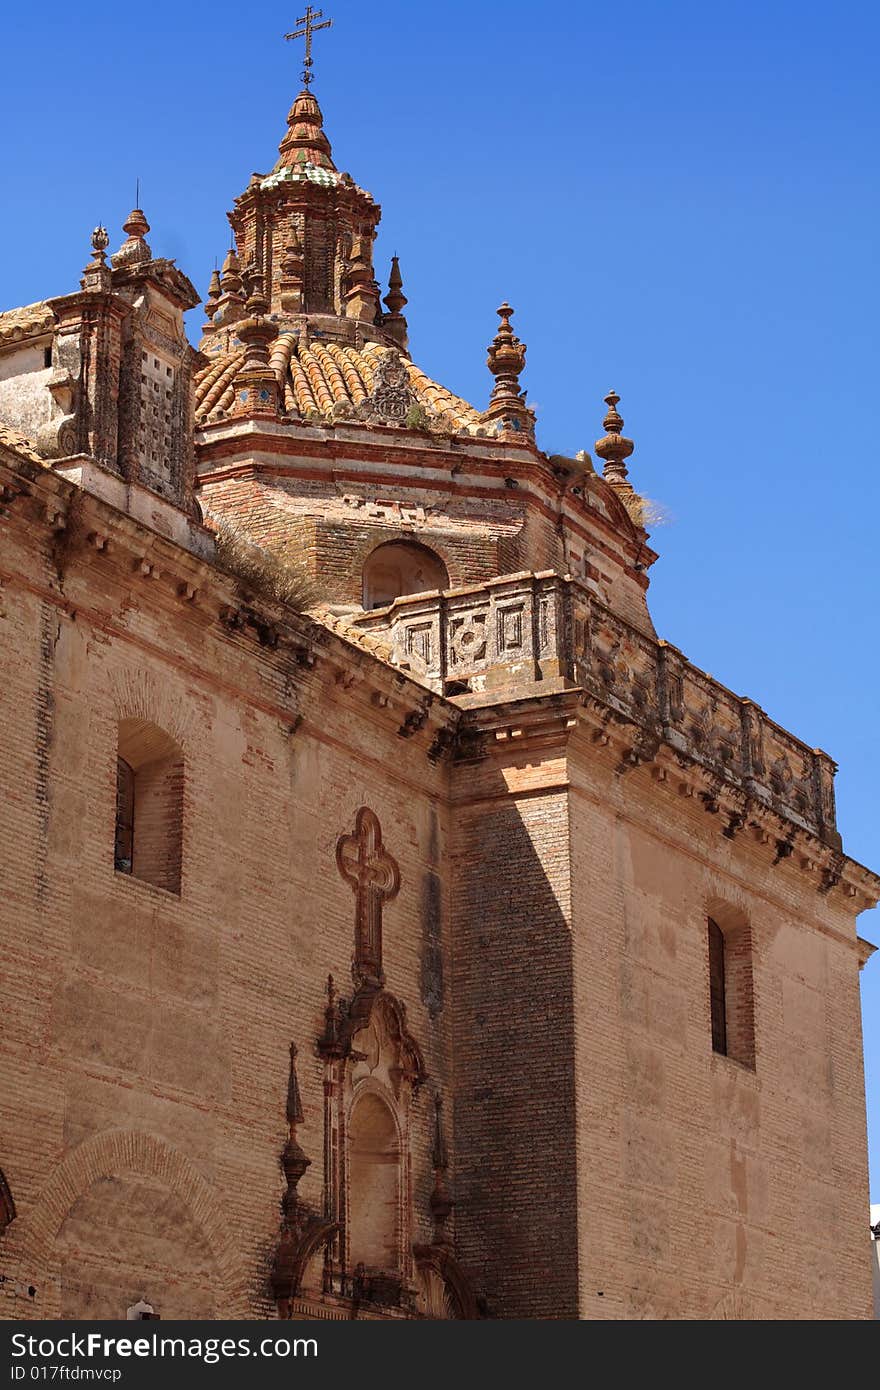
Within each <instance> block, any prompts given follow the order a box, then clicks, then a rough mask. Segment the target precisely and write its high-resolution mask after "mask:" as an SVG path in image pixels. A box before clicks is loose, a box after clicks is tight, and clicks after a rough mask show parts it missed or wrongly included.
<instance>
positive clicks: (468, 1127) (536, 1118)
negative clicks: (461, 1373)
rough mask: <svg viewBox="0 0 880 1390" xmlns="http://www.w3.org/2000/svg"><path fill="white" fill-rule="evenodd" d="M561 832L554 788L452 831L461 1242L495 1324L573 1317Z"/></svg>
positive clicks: (560, 800)
mask: <svg viewBox="0 0 880 1390" xmlns="http://www.w3.org/2000/svg"><path fill="white" fill-rule="evenodd" d="M459 775H460V776H462V777H465V778H467V777H469V775H470V774H469V772H468V770H467V769H466V768H462V769H461V770H460V773H459ZM498 784H499V785H498V788H497V790H498V792H499V794H503V795H505V797H506V787H505V784H504V781H503V778H502V776H501V773H500V771H499V775H498ZM568 834H569V830H568V807H567V802H566V798H565V795H564V794H554V793H550V794H548V795H544V796H535V797H529V798H523V799H521V800H520V801H519V802H514V801H513V800H512V799H511V798H509V797H506V799H505V800H504V801H503V802H500V803H499V804H496V805H495V806H492V807H490V808H488V809H487V806H486V803H485V802H483V804H482V805H480V806H478V807H473V808H471V807H464V808H462V811H461V813H460V814H459V816H458V818H457V821H456V824H455V831H454V850H453V863H454V864H455V866H456V879H455V886H454V900H453V907H452V921H453V933H452V938H453V949H452V957H453V989H452V1001H453V1011H454V1055H455V1069H456V1099H455V1152H456V1165H455V1202H456V1205H455V1227H456V1245H457V1249H458V1253H459V1256H460V1258H461V1260H462V1263H463V1264H464V1265H465V1266H466V1267H467V1268H468V1270H469V1272H471V1273H472V1274H473V1276H474V1278H475V1280H476V1282H477V1284H478V1286H480V1287H481V1288H482V1289H484V1290H485V1292H486V1294H487V1295H488V1297H489V1302H490V1310H491V1312H492V1313H493V1314H494V1315H496V1316H499V1317H504V1318H515V1317H532V1318H576V1317H577V1316H578V1255H577V1246H578V1242H577V1235H578V1233H577V1188H576V1177H577V1175H576V1149H575V1110H574V1017H573V976H572V941H571V930H570V925H569V922H568V920H567V919H566V915H565V912H564V911H563V909H562V907H561V906H560V903H567V902H568V901H569V889H568V874H569V856H568Z"/></svg>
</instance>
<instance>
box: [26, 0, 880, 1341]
mask: <svg viewBox="0 0 880 1390" xmlns="http://www.w3.org/2000/svg"><path fill="white" fill-rule="evenodd" d="M319 18H320V15H319V14H315V13H314V12H313V11H312V10H311V9H309V10H307V12H306V17H305V19H304V20H303V21H301V23H303V24H304V26H305V27H304V31H303V33H304V36H305V38H306V67H305V71H304V85H303V90H302V91H301V92H300V94H299V95H298V96H297V97H296V100H295V101H294V103H293V106H292V107H291V109H290V112H289V114H288V117H287V124H286V128H285V129H284V132H283V138H282V139H281V143H280V146H279V147H278V155H277V158H274V156H273V155H272V152H271V151H272V145H273V141H272V140H271V138H268V139H267V147H266V150H265V151H263V152H260V151H257V152H256V157H257V159H258V161H259V163H260V167H262V168H264V169H266V172H265V173H261V174H255V175H254V176H253V177H252V178H251V180H250V182H249V183H248V185H247V187H246V188H245V189H244V190H243V191H241V192H240V193H239V195H238V196H237V197H236V198H235V200H234V203H233V207H232V211H231V212H230V213H229V221H230V224H231V228H232V237H233V243H232V249H231V250H230V251H229V254H228V255H227V256H226V258H225V260H224V261H223V263H222V269H221V270H219V271H215V273H214V274H213V276H212V278H211V283H210V291H209V295H208V298H207V301H206V302H205V304H204V325H203V328H202V333H201V338H200V341H199V343H198V346H197V347H196V346H193V345H191V343H190V342H189V341H188V338H187V334H186V331H185V327H184V314H185V313H186V312H187V311H188V310H191V309H193V308H194V307H195V306H196V305H197V304H198V303H199V296H198V294H197V293H196V291H195V289H194V288H193V285H192V283H191V281H190V280H189V279H188V278H187V276H186V274H185V273H184V271H183V270H182V269H181V268H179V267H178V266H177V265H175V263H174V262H173V261H171V260H168V259H166V258H164V257H163V256H162V254H161V249H162V242H163V232H162V228H161V227H156V228H152V229H151V227H150V226H149V224H148V221H147V218H146V216H145V214H144V212H143V211H142V210H141V209H139V208H136V209H135V210H134V211H133V212H131V214H130V215H129V217H128V219H127V221H126V222H125V223H124V225H123V227H122V235H121V237H119V236H114V235H111V234H110V233H108V232H107V230H106V229H105V228H104V227H97V228H96V229H95V231H94V232H93V233H92V237H91V254H90V256H89V258H88V262H87V264H86V265H85V267H84V269H83V272H82V278H81V280H80V283H79V286H78V287H76V288H70V289H69V292H67V293H62V294H58V295H56V296H55V297H52V298H47V299H45V300H42V301H40V302H39V303H35V304H30V305H27V306H25V307H23V308H16V309H10V310H8V311H6V312H3V313H0V671H2V680H0V787H2V796H0V837H2V843H3V846H4V855H3V878H2V905H0V922H2V971H0V1017H2V1037H0V1170H2V1173H0V1312H2V1315H3V1316H5V1317H9V1318H29V1319H52V1318H64V1319H76V1320H80V1319H95V1318H105V1319H126V1318H127V1317H134V1318H138V1317H145V1318H155V1317H158V1318H165V1319H168V1318H199V1319H214V1318H238V1319H246V1318H259V1319H275V1318H280V1319H352V1318H365V1319H388V1320H393V1319H419V1318H468V1319H470V1318H473V1319H477V1318H492V1319H507V1318H542V1319H548V1318H552V1319H578V1318H582V1319H594V1318H603V1319H604V1318H610V1319H633V1318H649V1319H654V1318H675V1319H710V1318H711V1319H714V1318H734V1319H769V1318H774V1319H789V1318H795V1319H806V1318H817V1317H821V1318H868V1317H870V1316H871V1299H872V1293H871V1270H870V1264H869V1261H868V1258H867V1255H866V1232H865V1212H866V1210H867V1205H868V1193H867V1160H866V1133H865V1091H864V1077H863V1061H862V1044H861V1033H860V1018H859V988H858V973H859V967H860V966H861V965H863V964H864V963H865V961H866V960H867V958H868V956H869V954H870V952H871V950H872V949H873V948H872V947H871V946H869V945H868V944H867V943H866V942H864V941H863V940H861V939H860V938H859V936H858V934H857V930H856V919H857V916H858V914H859V913H860V912H862V911H863V910H865V909H867V908H870V907H872V906H874V905H875V904H876V902H877V901H878V898H880V879H878V877H877V875H875V874H874V873H872V872H870V871H869V870H868V869H866V868H864V867H863V866H861V865H860V864H858V863H856V862H854V861H853V860H852V859H850V858H849V857H848V856H847V855H846V853H845V851H844V849H843V847H842V844H841V839H840V835H839V834H838V831H837V829H836V824H835V806H834V773H835V764H834V762H833V761H832V759H831V757H830V756H829V755H828V754H827V753H824V752H822V751H820V750H818V749H814V748H810V747H808V746H807V745H806V744H804V743H803V742H801V741H800V739H798V738H797V737H796V736H795V735H794V734H792V733H789V732H788V731H787V730H785V729H783V728H781V727H780V726H779V725H778V724H776V723H775V722H774V721H773V718H772V717H771V715H770V714H767V713H765V712H764V710H762V709H761V708H759V707H758V706H757V705H756V704H755V703H754V702H753V701H751V700H749V699H748V698H746V697H744V696H741V695H738V694H735V693H734V692H733V691H731V690H728V689H727V688H726V687H725V686H723V685H721V684H720V683H719V682H718V681H716V680H714V679H713V678H712V677H711V676H709V675H707V674H706V673H705V672H704V671H702V670H701V669H700V668H699V667H698V666H696V665H694V664H693V663H692V662H690V661H689V660H688V659H687V658H686V657H685V656H684V655H683V654H682V652H681V651H679V650H678V649H677V648H676V647H675V646H673V645H671V643H670V642H668V641H666V640H664V639H663V638H661V637H658V635H657V633H656V631H655V629H654V625H653V622H652V619H651V614H650V611H649V606H648V601H647V593H648V582H649V580H648V576H649V572H650V568H651V565H652V564H653V562H654V560H655V559H656V558H657V556H656V552H655V551H654V550H653V549H652V547H651V544H650V542H649V537H648V533H647V530H646V525H645V523H646V520H647V514H646V508H645V504H644V502H643V499H642V498H641V496H640V495H639V493H638V492H637V491H636V489H635V487H634V486H633V483H632V482H631V481H630V477H629V473H628V464H629V462H630V456H631V455H632V453H633V443H632V441H631V440H629V439H628V438H627V437H626V436H625V434H624V432H623V431H624V421H623V418H622V417H621V414H620V412H619V410H618V406H619V403H620V402H619V398H618V396H617V394H616V393H615V392H613V391H612V392H609V393H608V394H607V395H606V396H605V400H604V406H603V405H602V404H600V401H601V395H602V392H601V389H599V388H600V387H601V386H602V385H604V383H597V384H596V386H597V389H596V402H595V425H596V433H597V434H598V435H599V438H598V440H597V443H596V445H595V450H594V457H590V456H589V455H588V454H586V453H582V454H579V455H578V456H577V457H576V458H568V457H563V456H560V455H550V454H547V453H545V452H544V451H543V450H542V449H541V447H540V444H539V442H538V438H537V437H536V419H535V414H534V412H533V411H532V409H531V408H530V406H529V405H528V404H527V400H526V394H525V391H524V390H523V386H522V380H521V379H522V377H523V373H524V368H525V358H526V347H525V344H524V343H523V342H522V341H521V340H520V338H519V336H518V331H524V330H523V329H522V328H521V327H520V325H519V324H518V323H517V324H516V325H515V324H514V317H515V316H514V313H513V310H512V309H511V307H510V305H508V304H506V303H505V304H502V305H501V306H500V308H499V309H498V311H497V320H498V321H497V323H496V322H495V320H494V317H493V313H492V310H493V308H494V306H493V305H491V304H489V305H487V309H486V323H487V337H489V338H490V339H491V341H490V343H489V348H488V373H487V384H486V395H485V398H484V399H483V400H482V401H478V402H476V403H474V404H471V403H469V402H467V401H464V400H462V399H460V398H459V397H458V396H456V395H455V394H454V393H453V392H451V391H449V390H447V389H446V388H445V387H444V386H442V385H440V384H438V383H437V382H435V381H433V380H431V379H429V377H428V376H426V375H425V373H424V372H423V371H422V370H420V368H419V367H418V365H417V362H416V360H414V358H413V356H411V354H410V334H409V325H408V322H407V318H406V316H405V312H404V311H405V309H406V305H407V300H406V296H405V294H404V281H403V277H402V274H401V269H400V267H399V265H398V261H397V257H394V258H393V259H392V263H391V266H390V273H389V272H388V270H387V268H386V267H382V268H381V272H382V279H383V281H384V279H385V278H386V275H387V282H388V287H387V291H384V288H383V287H380V284H379V282H378V278H377V277H378V276H379V273H380V268H379V267H377V266H376V265H374V259H373V249H374V241H375V236H376V228H377V224H378V222H379V218H380V207H379V204H378V203H377V202H376V201H375V199H374V198H373V196H372V194H371V193H369V192H367V191H366V189H364V188H362V187H361V186H360V185H359V184H358V183H357V182H355V179H354V178H353V177H352V176H351V175H350V174H348V173H346V172H340V168H339V166H338V163H337V156H336V154H335V153H334V150H333V148H332V146H331V141H330V138H329V136H328V133H327V131H326V130H325V128H324V117H323V114H322V111H321V107H320V106H319V104H318V100H317V99H316V96H315V95H314V92H313V90H312V80H311V79H312V70H311V42H312V35H313V33H314V31H315V29H316V28H319V27H324V26H321V25H318V24H317V23H316V21H317V20H318V19H319ZM280 114H281V113H279V124H280ZM273 160H274V162H273ZM111 243H112V244H113V245H114V246H115V247H116V249H115V250H113V251H112V254H110V248H111ZM84 258H85V257H84ZM57 288H59V287H58V286H47V289H51V290H55V289H57ZM62 288H63V287H62ZM0 292H2V289H0ZM414 346H415V349H416V356H417V355H418V353H417V344H415V345H414ZM480 347H481V345H480V344H462V350H463V351H468V352H471V351H472V352H475V353H476V352H477V351H478V350H479V348H480ZM603 416H604V418H603ZM600 421H601V428H599V426H600ZM672 635H673V636H674V634H672Z"/></svg>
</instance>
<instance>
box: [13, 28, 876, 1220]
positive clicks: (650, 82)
mask: <svg viewBox="0 0 880 1390" xmlns="http://www.w3.org/2000/svg"><path fill="white" fill-rule="evenodd" d="M302 9H303V6H302V5H300V3H299V0H290V3H289V4H286V5H283V4H278V3H263V4H256V5H252V6H250V7H245V8H244V9H243V8H242V7H241V5H240V4H235V5H233V4H231V3H229V0H214V3H212V4H210V5H197V4H180V3H174V4H171V3H169V0H153V3H151V4H150V6H149V9H148V12H146V13H142V12H141V11H140V10H127V9H126V8H125V7H124V6H120V5H119V4H118V3H114V4H112V5H111V4H108V3H106V0H94V3H92V4H90V5H89V6H87V7H86V8H83V7H82V6H79V7H71V6H69V5H67V4H64V5H62V4H59V3H55V0H50V2H49V3H43V4H41V5H39V6H36V5H31V6H20V7H19V8H18V9H17V11H16V15H15V21H14V24H13V23H11V22H10V23H9V24H7V26H6V34H5V62H4V80H3V86H2V90H0V121H2V127H0V128H2V129H3V131H4V138H3V141H2V149H0V176H2V178H0V187H2V189H3V191H4V195H5V196H4V203H5V216H4V217H3V218H2V220H0V264H2V272H0V302H2V304H3V305H4V306H7V305H12V304H20V303H26V302H28V301H31V300H34V299H40V298H43V297H45V296H46V295H48V294H60V293H65V292H67V291H70V290H72V289H74V288H75V287H76V285H77V282H78V277H79V273H80V270H81V267H82V266H83V264H84V263H85V261H86V259H87V258H88V240H89V233H90V231H91V228H92V227H93V226H94V224H95V222H96V221H97V220H99V219H102V220H103V221H105V222H106V223H107V225H108V227H109V228H110V231H111V238H112V244H113V245H114V246H115V245H117V244H118V242H119V240H121V236H120V235H119V232H118V229H119V227H120V224H121V222H122V220H123V218H124V216H125V214H126V213H127V212H128V211H129V209H130V207H131V205H132V203H133V200H134V187H135V178H136V177H139V178H140V180H141V202H142V205H143V207H144V209H145V211H146V213H147V216H148V218H149V220H150V222H151V223H152V226H153V231H152V233H151V235H150V241H151V243H152V245H153V247H154V250H155V251H156V252H157V253H158V254H163V255H169V256H175V257H177V259H178V262H179V264H180V265H181V267H182V269H184V270H185V271H186V272H187V274H189V275H190V276H191V278H192V279H193V280H194V281H195V283H196V285H197V286H198V287H199V289H200V291H201V292H202V293H204V292H205V290H206V288H207V280H208V276H209V274H210V270H211V268H212V266H213V263H214V257H215V256H221V257H222V255H223V252H224V250H225V247H226V245H227V237H228V232H227V223H226V219H225V212H226V209H227V208H228V207H230V206H231V203H232V198H233V196H234V195H235V194H237V193H239V192H241V191H242V190H243V189H244V187H245V185H246V183H247V180H248V178H249V176H250V174H251V173H252V172H253V171H255V170H259V171H261V172H263V171H266V170H268V169H269V168H270V167H271V165H272V163H273V162H274V159H275V155H276V146H277V143H278V141H279V139H280V138H281V135H282V133H283V130H284V117H285V115H286V112H287V108H288V106H289V104H290V101H291V100H292V98H293V96H294V95H295V93H296V92H297V90H298V89H299V85H300V84H299V72H300V67H301V53H300V52H299V51H296V50H299V49H301V44H285V43H284V42H283V41H282V39H281V35H282V34H283V33H284V32H285V31H286V30H289V29H291V28H293V27H294V23H295V20H296V17H297V14H299V13H302ZM324 10H325V14H332V15H333V17H334V21H335V23H334V28H333V29H332V30H331V31H330V32H329V33H322V34H319V35H317V36H316V39H315V59H316V67H315V72H316V84H315V90H316V92H317V95H318V97H319V99H320V101H321V103H322V106H323V109H324V114H325V119H326V124H327V128H328V132H329V134H330V137H331V139H332V141H333V146H334V153H335V155H336V159H337V163H338V166H339V167H340V168H341V169H347V170H349V171H350V172H351V173H352V174H353V176H354V177H355V179H356V180H357V181H358V182H359V183H361V184H362V185H363V186H365V187H367V188H369V189H370V190H371V191H372V192H373V193H374V195H375V196H376V197H377V199H378V200H379V201H380V202H381V204H382V206H383V210H384V216H383V221H382V225H381V227H380V238H379V245H378V264H379V266H380V267H384V266H385V265H386V264H387V261H388V259H389V257H390V255H391V253H392V252H393V251H398V252H399V253H400V257H401V267H402V270H403V274H404V282H405V283H404V288H405V291H406V293H407V295H408V296H409V300H410V303H409V306H408V310H407V313H408V316H409V321H410V335H411V345H412V349H413V352H414V355H415V357H416V359H417V361H418V362H419V364H420V365H421V366H422V367H424V368H425V369H426V370H427V371H428V372H429V373H430V374H431V375H433V376H435V377H437V378H438V379H439V380H441V381H443V382H445V383H446V384H447V385H449V386H450V387H452V388H454V389H455V390H458V391H459V392H461V393H462V394H463V395H465V396H466V397H468V398H469V399H470V400H472V401H474V402H477V403H479V402H482V401H484V400H486V399H487V396H488V391H489V386H490V380H489V376H488V373H487V371H486V368H485V345H486V343H487V342H488V341H489V338H490V337H491V336H492V334H493V333H494V331H495V323H496V320H495V315H494V310H495V308H496V305H497V304H498V303H499V302H500V301H501V299H502V298H503V297H507V298H509V299H510V301H511V303H512V304H513V305H514V306H515V309H516V318H515V321H514V322H515V327H516V328H517V330H518V331H519V333H520V335H521V336H522V338H523V339H524V340H525V341H526V342H527V343H528V348H529V352H528V364H527V369H526V374H525V378H524V380H525V384H526V385H527V386H528V388H529V393H530V400H531V401H533V402H534V403H535V404H536V405H537V407H538V411H539V429H540V433H539V439H540V442H541V444H542V446H543V447H544V448H546V449H548V450H549V451H552V452H556V451H559V452H574V451H575V450H577V449H580V448H588V449H591V447H592V444H593V441H594V440H595V439H596V437H597V435H598V434H599V433H600V430H599V425H600V421H601V418H602V414H603V410H604V408H603V406H602V399H601V398H602V396H603V395H604V394H605V392H606V391H607V390H608V389H609V387H611V386H614V387H615V388H616V389H617V390H618V391H619V392H620V395H621V397H622V402H621V411H622V413H623V415H624V416H625V418H626V432H627V433H628V434H630V435H631V436H632V437H633V438H634V439H635V441H636V452H635V455H634V458H633V460H632V477H633V480H634V482H635V484H636V486H637V487H639V488H640V489H641V490H642V491H644V492H646V493H647V494H648V495H649V496H651V497H652V498H656V499H658V500H659V501H661V502H662V503H663V505H664V506H665V508H666V509H667V511H668V513H669V514H670V516H671V518H672V519H671V521H670V523H669V524H667V525H665V526H664V527H662V528H660V529H658V530H656V531H655V533H654V537H653V539H654V543H655V544H656V546H657V548H658V549H659V550H660V552H661V559H660V561H659V562H658V564H657V565H656V566H655V568H654V571H653V586H652V589H651V598H652V608H653V613H654V618H655V621H656V623H657V627H658V630H659V631H660V633H661V634H663V635H664V636H666V637H668V638H669V639H670V640H671V641H673V642H675V643H676V644H677V645H678V646H680V647H681V648H682V649H683V650H684V651H685V652H686V653H687V654H688V656H689V657H691V659H692V660H694V661H696V662H697V663H698V664H699V665H701V666H703V667H704V668H705V669H707V670H709V671H711V672H712V673H713V674H714V675H715V676H717V677H718V678H719V679H720V680H722V681H724V682H725V683H726V684H728V685H730V686H731V687H733V689H735V690H737V691H740V692H742V693H747V694H749V695H750V696H751V697H752V698H754V699H756V700H757V701H758V702H759V703H760V704H762V705H763V706H764V708H765V709H766V710H767V711H768V712H769V713H770V714H771V715H772V716H773V717H774V718H775V719H777V720H778V721H779V722H780V723H782V724H784V725H785V726H787V727H788V728H790V729H792V730H793V731H794V732H795V733H797V734H798V735H799V736H801V737H802V738H803V739H805V740H806V741H807V742H808V743H810V744H811V745H816V746H819V747H822V748H825V749H827V750H828V751H829V752H830V753H831V754H832V755H833V756H834V757H835V758H836V759H837V760H838V761H839V763H840V765H841V771H840V774H839V776H838V782H837V787H838V810H839V821H840V826H841V829H842V832H843V836H844V841H845V844H846V848H847V850H848V852H849V853H850V854H851V855H852V856H853V857H854V858H856V859H859V860H861V861H862V862H864V863H868V864H870V865H872V866H873V867H875V868H880V830H878V824H877V818H876V815H875V810H874V808H875V802H876V796H877V788H878V785H880V738H878V734H877V713H878V700H877V677H878V667H880V658H878V644H877V628H878V624H877V594H878V577H877V573H876V558H875V555H876V545H875V533H876V530H877V519H878V516H880V477H878V467H877V457H876V455H877V443H876V441H877V439H878V437H880V418H878V416H880V406H878V391H877V381H878V334H877V324H878V320H880V303H878V300H880V289H878V275H877V260H876V242H877V227H878V224H880V194H878V182H877V170H878V160H877V149H878V144H880V140H878V136H880V130H878V124H880V122H878V97H877V92H878V83H877V66H878V50H880V43H878V40H880V6H878V5H877V4H876V3H874V0H864V3H854V2H853V0H839V3H838V4H837V5H835V6H834V7H833V10H832V8H830V7H829V5H828V4H827V3H823V4H821V5H820V4H818V3H811V2H810V0H733V2H732V3H730V4H726V5H719V4H711V3H709V4H707V3H706V0H700V3H695V2H693V3H691V2H690V0H617V3H616V4H614V5H613V6H612V5H609V4H601V5H600V4H598V3H592V0H581V3H571V0H558V2H557V3H555V4H553V5H550V6H542V5H539V4H535V3H534V0H529V2H528V3H525V0H510V2H509V3H503V4H502V3H498V0H493V2H492V3H484V4H479V5H475V4H473V3H470V4H463V3H461V2H460V0H447V3H444V4H442V5H440V4H438V5H431V6H428V5H419V4H412V3H401V0H392V2H391V3H382V2H381V0H378V3H375V4H371V5H365V4H363V3H354V0H335V3H334V0H324ZM195 319H196V326H197V324H198V322H199V321H200V316H199V315H198V314H196V316H195ZM860 931H861V933H862V935H865V936H867V937H869V938H873V939H874V940H875V941H880V914H878V913H873V914H869V915H868V916H865V917H863V918H862V919H861V923H860ZM862 989H863V1003H864V1026H865V1041H866V1053H867V1069H868V1096H869V1112H870V1130H871V1154H872V1173H873V1183H872V1190H873V1199H874V1200H875V1201H880V958H878V959H875V961H874V963H873V964H871V965H869V966H868V968H867V970H866V971H865V972H864V974H863V977H862ZM796 1199H797V1194H793V1200H796Z"/></svg>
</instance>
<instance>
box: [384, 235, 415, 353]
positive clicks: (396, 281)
mask: <svg viewBox="0 0 880 1390" xmlns="http://www.w3.org/2000/svg"><path fill="white" fill-rule="evenodd" d="M382 302H383V304H385V305H386V307H387V309H388V313H387V314H383V316H382V319H383V322H384V325H385V327H386V328H387V329H388V331H389V332H390V333H391V335H392V337H393V338H394V341H395V342H396V343H397V345H398V347H400V348H402V349H403V350H404V351H406V346H407V341H408V334H407V327H408V325H407V322H406V319H405V318H404V316H403V314H402V313H401V312H400V311H401V309H402V308H403V306H404V305H405V304H407V303H408V302H409V301H408V300H407V297H406V295H405V294H404V293H403V276H402V275H401V273H400V261H399V259H398V257H397V256H392V257H391V274H390V275H389V276H388V293H387V294H386V296H385V298H384V300H383V301H382Z"/></svg>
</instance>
